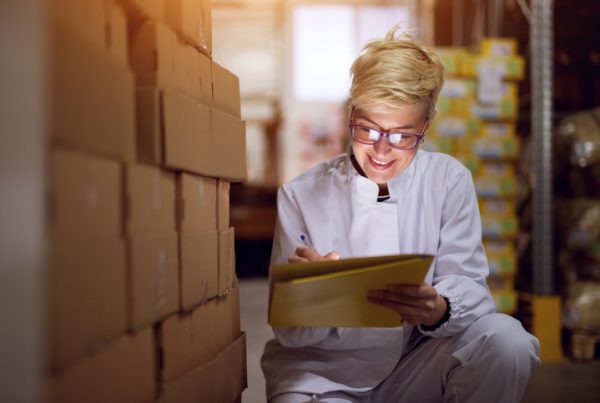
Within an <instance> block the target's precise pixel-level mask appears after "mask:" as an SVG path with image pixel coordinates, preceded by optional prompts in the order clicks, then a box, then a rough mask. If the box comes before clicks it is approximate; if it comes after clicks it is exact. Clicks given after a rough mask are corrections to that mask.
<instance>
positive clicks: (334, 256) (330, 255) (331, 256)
mask: <svg viewBox="0 0 600 403" xmlns="http://www.w3.org/2000/svg"><path fill="white" fill-rule="evenodd" d="M324 258H325V260H340V255H339V254H338V253H337V252H329V253H328V254H326V255H325V256H324Z"/></svg>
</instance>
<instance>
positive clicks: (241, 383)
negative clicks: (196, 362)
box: [161, 334, 248, 403]
mask: <svg viewBox="0 0 600 403" xmlns="http://www.w3.org/2000/svg"><path fill="white" fill-rule="evenodd" d="M247 385H248V383H247V377H246V336H245V334H242V335H241V336H240V337H239V338H238V339H237V340H236V341H235V342H234V343H233V344H231V346H229V347H228V348H227V349H226V350H225V351H223V352H222V353H221V354H219V356H218V357H217V358H215V359H214V360H213V361H211V362H210V363H208V364H206V365H204V366H202V367H200V368H197V369H196V370H194V371H192V372H190V373H188V374H187V375H185V376H183V377H182V378H180V379H178V380H176V381H174V382H169V383H165V384H163V386H162V390H161V395H162V396H161V398H162V399H163V401H164V402H165V403H171V402H173V403H175V402H176V403H196V402H211V403H231V402H233V401H234V400H235V399H237V398H238V397H239V396H240V395H241V393H242V391H243V390H244V389H245V388H246V386H247Z"/></svg>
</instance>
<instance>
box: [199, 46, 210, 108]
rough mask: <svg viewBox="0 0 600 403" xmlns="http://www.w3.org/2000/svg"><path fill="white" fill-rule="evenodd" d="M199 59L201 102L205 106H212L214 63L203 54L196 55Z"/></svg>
mask: <svg viewBox="0 0 600 403" xmlns="http://www.w3.org/2000/svg"><path fill="white" fill-rule="evenodd" d="M196 57H197V59H198V71H199V74H200V91H201V94H200V95H201V97H200V102H201V103H203V104H204V105H212V102H213V84H212V61H211V60H210V58H209V57H208V56H206V55H204V54H202V53H198V54H197V55H196Z"/></svg>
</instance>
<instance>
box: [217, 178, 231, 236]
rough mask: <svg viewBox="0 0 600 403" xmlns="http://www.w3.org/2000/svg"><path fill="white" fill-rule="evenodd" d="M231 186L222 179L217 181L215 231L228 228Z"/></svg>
mask: <svg viewBox="0 0 600 403" xmlns="http://www.w3.org/2000/svg"><path fill="white" fill-rule="evenodd" d="M230 189H231V185H230V183H229V182H228V181H226V180H224V179H219V182H218V185H217V229H218V230H219V231H226V230H227V229H228V228H229V193H230Z"/></svg>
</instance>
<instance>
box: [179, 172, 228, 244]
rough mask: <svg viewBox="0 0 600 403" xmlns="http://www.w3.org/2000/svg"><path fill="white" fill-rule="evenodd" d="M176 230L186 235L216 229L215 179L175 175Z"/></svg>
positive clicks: (184, 174)
mask: <svg viewBox="0 0 600 403" xmlns="http://www.w3.org/2000/svg"><path fill="white" fill-rule="evenodd" d="M219 189H220V187H219ZM227 201H229V199H228V200H227ZM227 228H229V226H228V227H227ZM177 229H178V231H180V232H186V233H189V232H197V231H208V230H215V229H217V180H216V179H214V178H207V177H202V176H196V175H190V174H186V173H183V172H181V173H178V174H177Z"/></svg>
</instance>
